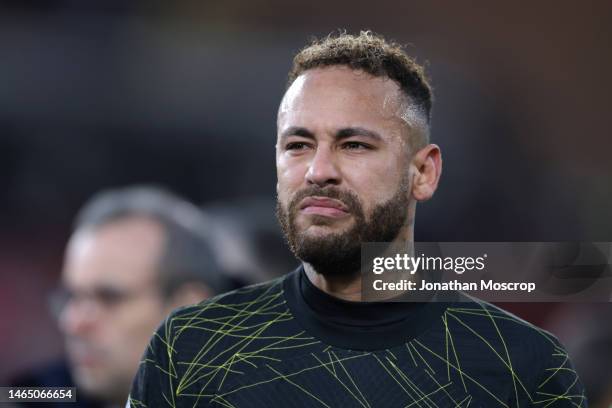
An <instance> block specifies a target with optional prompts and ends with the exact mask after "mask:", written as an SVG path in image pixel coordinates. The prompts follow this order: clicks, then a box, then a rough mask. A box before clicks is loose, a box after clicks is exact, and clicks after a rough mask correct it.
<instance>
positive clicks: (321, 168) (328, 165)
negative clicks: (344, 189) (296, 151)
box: [306, 146, 342, 187]
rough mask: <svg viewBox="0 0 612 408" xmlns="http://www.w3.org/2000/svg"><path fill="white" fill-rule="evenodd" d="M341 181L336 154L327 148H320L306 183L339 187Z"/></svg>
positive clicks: (313, 160)
mask: <svg viewBox="0 0 612 408" xmlns="http://www.w3.org/2000/svg"><path fill="white" fill-rule="evenodd" d="M341 179H342V177H341V172H340V169H339V168H338V165H337V163H336V159H335V157H334V153H333V152H332V151H331V150H330V149H329V148H327V147H324V146H319V147H318V148H317V150H316V152H315V154H314V156H313V157H312V160H311V162H310V164H309V167H308V172H307V173H306V181H307V182H308V184H316V185H318V186H319V187H324V186H326V185H328V184H333V185H338V184H340V181H341Z"/></svg>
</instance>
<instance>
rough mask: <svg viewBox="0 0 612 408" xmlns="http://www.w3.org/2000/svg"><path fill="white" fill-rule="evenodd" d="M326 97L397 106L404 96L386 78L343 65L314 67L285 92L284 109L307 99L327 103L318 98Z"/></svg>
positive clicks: (291, 107)
mask: <svg viewBox="0 0 612 408" xmlns="http://www.w3.org/2000/svg"><path fill="white" fill-rule="evenodd" d="M323 96H325V97H327V98H331V99H333V100H334V102H339V101H340V102H341V101H343V100H345V101H346V102H347V103H353V102H355V100H356V99H357V100H358V99H361V100H363V102H365V103H375V104H378V105H380V106H379V107H380V108H386V109H395V108H397V107H398V106H397V105H399V104H400V103H401V102H402V100H404V99H405V97H404V94H403V92H402V91H401V89H400V87H399V85H398V84H397V83H396V82H395V81H393V80H391V79H389V78H384V77H375V76H373V75H370V74H368V73H366V72H364V71H359V70H353V69H350V68H348V67H343V66H333V67H325V68H314V69H310V70H308V71H305V72H304V73H303V74H301V75H300V76H298V77H297V78H296V79H295V81H294V82H293V83H292V84H291V86H290V87H289V89H287V92H286V93H285V95H284V97H283V100H282V102H281V109H280V110H279V112H282V111H284V110H287V109H295V108H299V107H300V106H301V105H303V104H304V103H306V102H311V99H315V101H314V102H318V103H325V100H318V98H321V97H323Z"/></svg>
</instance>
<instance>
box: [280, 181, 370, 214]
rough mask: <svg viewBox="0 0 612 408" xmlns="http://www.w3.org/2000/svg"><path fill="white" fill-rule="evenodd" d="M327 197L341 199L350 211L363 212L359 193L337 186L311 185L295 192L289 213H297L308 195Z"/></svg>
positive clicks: (290, 202)
mask: <svg viewBox="0 0 612 408" xmlns="http://www.w3.org/2000/svg"><path fill="white" fill-rule="evenodd" d="M314 196H317V197H326V198H332V199H334V200H338V201H341V202H342V203H343V204H344V205H346V207H347V209H348V212H350V213H356V212H361V204H360V202H359V199H358V198H357V195H356V194H355V193H353V192H351V191H343V190H340V189H339V188H336V187H319V186H310V187H306V188H303V189H302V190H299V191H297V192H296V193H295V195H294V196H293V197H292V198H291V200H290V201H289V208H288V209H289V213H295V212H296V211H297V209H298V206H299V204H300V202H301V201H302V200H304V199H305V198H308V197H314Z"/></svg>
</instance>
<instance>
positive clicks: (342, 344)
mask: <svg viewBox="0 0 612 408" xmlns="http://www.w3.org/2000/svg"><path fill="white" fill-rule="evenodd" d="M284 291H285V298H286V300H287V304H288V306H289V308H290V310H291V311H292V312H293V315H294V317H295V318H296V319H297V321H298V322H299V323H300V324H301V325H302V326H303V327H304V328H305V329H306V330H307V331H308V332H310V334H311V335H313V336H314V337H316V338H318V339H320V340H321V341H323V342H325V343H327V344H329V345H332V346H335V347H339V348H344V349H352V350H379V349H388V348H393V347H395V346H399V345H401V344H404V343H407V342H408V341H410V340H412V339H413V338H415V337H417V336H418V335H420V334H421V333H423V332H424V331H426V330H427V329H428V328H429V327H430V326H431V325H433V324H434V323H435V322H437V321H438V319H439V316H441V315H442V314H443V313H444V311H445V310H446V308H447V307H448V303H442V302H433V301H431V302H352V301H347V300H343V299H339V298H337V297H334V296H331V295H329V294H327V293H325V292H323V291H322V290H321V289H319V288H317V287H316V286H315V285H313V284H312V282H310V279H308V277H307V276H306V273H305V271H304V268H303V266H300V267H299V268H298V269H297V270H295V271H293V272H292V273H290V274H289V275H288V276H287V277H286V278H285V280H284Z"/></svg>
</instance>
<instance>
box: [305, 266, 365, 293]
mask: <svg viewBox="0 0 612 408" xmlns="http://www.w3.org/2000/svg"><path fill="white" fill-rule="evenodd" d="M304 271H305V272H306V276H307V277H308V280H310V282H311V283H312V284H313V285H314V286H316V287H317V288H319V289H320V290H322V291H323V292H325V293H327V294H328V295H331V296H334V297H337V298H338V299H342V300H348V301H350V302H360V301H361V274H360V273H359V272H356V273H355V274H351V275H347V276H324V275H322V274H320V273H317V271H315V269H314V268H313V267H312V265H310V264H308V263H304Z"/></svg>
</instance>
